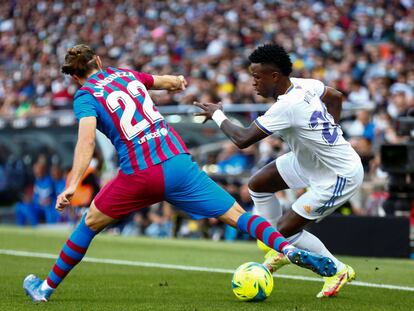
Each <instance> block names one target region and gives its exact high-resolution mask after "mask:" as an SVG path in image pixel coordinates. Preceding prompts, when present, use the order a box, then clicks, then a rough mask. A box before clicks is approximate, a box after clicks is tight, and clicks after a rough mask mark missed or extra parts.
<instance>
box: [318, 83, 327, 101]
mask: <svg viewBox="0 0 414 311" xmlns="http://www.w3.org/2000/svg"><path fill="white" fill-rule="evenodd" d="M327 91H328V88H327V87H326V86H325V87H324V88H323V93H322V94H321V96H319V98H320V99H322V98H323V97H324V96H325V94H326V92H327Z"/></svg>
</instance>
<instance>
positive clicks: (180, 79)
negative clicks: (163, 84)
mask: <svg viewBox="0 0 414 311" xmlns="http://www.w3.org/2000/svg"><path fill="white" fill-rule="evenodd" d="M173 77H174V76H173ZM175 79H176V84H175V86H174V88H172V89H170V90H168V93H172V94H174V93H179V92H182V91H184V90H185V89H186V87H187V84H188V83H187V80H186V79H185V78H184V76H183V75H179V76H175Z"/></svg>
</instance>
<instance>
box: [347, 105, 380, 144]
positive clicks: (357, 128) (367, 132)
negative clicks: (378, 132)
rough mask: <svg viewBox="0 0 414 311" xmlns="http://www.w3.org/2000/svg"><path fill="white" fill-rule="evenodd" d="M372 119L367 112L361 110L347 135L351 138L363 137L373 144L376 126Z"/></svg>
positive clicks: (348, 129)
mask: <svg viewBox="0 0 414 311" xmlns="http://www.w3.org/2000/svg"><path fill="white" fill-rule="evenodd" d="M370 119H371V116H370V113H369V112H368V111H367V110H359V111H358V112H357V117H356V120H355V121H354V122H352V124H351V125H350V126H349V127H348V128H347V129H346V133H347V134H348V135H349V136H362V137H364V138H366V139H368V140H369V141H370V142H372V141H373V140H374V137H375V124H374V123H373V122H371V120H370Z"/></svg>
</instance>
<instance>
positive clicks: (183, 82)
mask: <svg viewBox="0 0 414 311" xmlns="http://www.w3.org/2000/svg"><path fill="white" fill-rule="evenodd" d="M178 79H179V80H180V87H179V90H180V91H184V90H185V88H186V87H187V84H188V83H187V80H186V79H185V78H184V76H183V75H179V76H178Z"/></svg>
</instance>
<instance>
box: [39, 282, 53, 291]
mask: <svg viewBox="0 0 414 311" xmlns="http://www.w3.org/2000/svg"><path fill="white" fill-rule="evenodd" d="M40 289H41V290H55V289H54V288H53V287H50V286H49V284H47V281H46V280H44V281H43V283H42V285H41V287H40Z"/></svg>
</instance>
